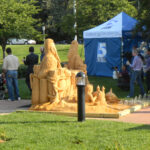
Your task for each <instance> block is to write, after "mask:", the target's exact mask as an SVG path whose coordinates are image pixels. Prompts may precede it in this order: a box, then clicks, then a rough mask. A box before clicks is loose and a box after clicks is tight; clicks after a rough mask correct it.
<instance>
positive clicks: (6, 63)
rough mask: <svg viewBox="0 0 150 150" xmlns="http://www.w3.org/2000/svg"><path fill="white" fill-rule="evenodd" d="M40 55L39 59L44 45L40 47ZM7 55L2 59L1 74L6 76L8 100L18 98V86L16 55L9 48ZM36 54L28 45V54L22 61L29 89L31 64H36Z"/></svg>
mask: <svg viewBox="0 0 150 150" xmlns="http://www.w3.org/2000/svg"><path fill="white" fill-rule="evenodd" d="M40 51H41V56H40V61H42V59H43V56H44V47H41V48H40ZM6 53H7V56H6V57H5V58H4V60H3V66H2V70H3V76H5V78H6V85H7V89H8V100H9V101H14V100H20V99H21V97H20V94H19V88H18V67H19V59H18V57H16V56H14V55H13V54H12V50H11V48H7V49H6ZM38 59H39V58H38V55H37V54H35V53H34V47H32V46H31V47H29V55H27V56H26V58H24V59H23V60H22V61H23V63H24V64H25V65H27V66H28V68H27V72H26V84H27V86H28V88H29V90H30V92H32V90H31V86H30V73H33V66H34V65H35V64H38Z"/></svg>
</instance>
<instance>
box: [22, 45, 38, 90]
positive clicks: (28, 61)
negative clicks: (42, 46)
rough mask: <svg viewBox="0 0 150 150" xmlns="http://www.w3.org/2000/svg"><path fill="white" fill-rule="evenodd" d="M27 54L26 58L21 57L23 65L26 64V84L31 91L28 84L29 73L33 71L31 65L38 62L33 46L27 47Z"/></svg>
mask: <svg viewBox="0 0 150 150" xmlns="http://www.w3.org/2000/svg"><path fill="white" fill-rule="evenodd" d="M29 53H30V54H29V55H28V56H27V57H26V59H23V62H24V64H25V65H27V66H28V68H27V74H26V84H27V86H28V88H29V90H30V92H32V90H31V86H30V73H33V66H34V65H36V64H38V55H36V54H34V47H32V46H31V47H29Z"/></svg>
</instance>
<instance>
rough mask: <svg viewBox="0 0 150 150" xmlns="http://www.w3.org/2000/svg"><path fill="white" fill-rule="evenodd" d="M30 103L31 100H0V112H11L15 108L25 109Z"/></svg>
mask: <svg viewBox="0 0 150 150" xmlns="http://www.w3.org/2000/svg"><path fill="white" fill-rule="evenodd" d="M30 105H31V100H20V101H13V102H12V101H8V100H0V113H1V114H4V113H11V112H14V111H16V110H27V109H28V108H29V107H30Z"/></svg>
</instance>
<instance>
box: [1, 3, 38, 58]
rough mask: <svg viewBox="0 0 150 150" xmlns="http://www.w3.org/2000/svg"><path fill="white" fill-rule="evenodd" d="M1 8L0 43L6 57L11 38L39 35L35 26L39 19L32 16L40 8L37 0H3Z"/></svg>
mask: <svg viewBox="0 0 150 150" xmlns="http://www.w3.org/2000/svg"><path fill="white" fill-rule="evenodd" d="M0 10H1V15H0V45H1V46H2V50H3V57H5V48H6V44H7V40H8V39H9V38H12V37H16V38H20V37H23V38H29V37H30V38H31V37H35V36H38V35H39V32H38V31H36V30H35V28H34V26H35V25H36V22H37V21H36V19H34V18H33V17H32V16H33V15H34V14H36V13H37V12H38V9H37V7H36V6H35V0H1V1H0Z"/></svg>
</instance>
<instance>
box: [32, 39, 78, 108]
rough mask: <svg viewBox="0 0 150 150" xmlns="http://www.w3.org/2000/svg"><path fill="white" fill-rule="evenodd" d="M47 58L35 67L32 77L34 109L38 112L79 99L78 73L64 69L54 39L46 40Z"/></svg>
mask: <svg viewBox="0 0 150 150" xmlns="http://www.w3.org/2000/svg"><path fill="white" fill-rule="evenodd" d="M44 46H45V56H44V58H43V60H42V62H41V64H40V65H35V66H34V74H32V75H31V85H32V105H33V106H32V107H31V109H37V110H50V109H51V108H52V107H54V104H55V106H56V105H57V104H59V105H61V104H62V103H63V105H64V103H65V102H64V100H65V101H68V100H74V101H76V99H77V92H76V91H77V90H76V83H75V76H76V74H77V73H78V71H69V70H68V69H67V68H62V67H61V64H60V59H59V56H58V54H57V50H56V47H55V44H54V42H53V40H52V39H46V40H45V45H44Z"/></svg>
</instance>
